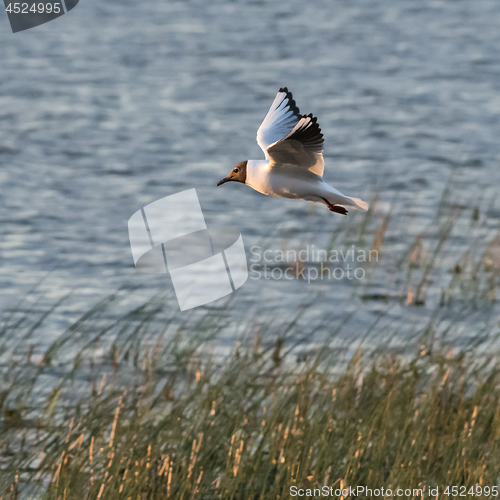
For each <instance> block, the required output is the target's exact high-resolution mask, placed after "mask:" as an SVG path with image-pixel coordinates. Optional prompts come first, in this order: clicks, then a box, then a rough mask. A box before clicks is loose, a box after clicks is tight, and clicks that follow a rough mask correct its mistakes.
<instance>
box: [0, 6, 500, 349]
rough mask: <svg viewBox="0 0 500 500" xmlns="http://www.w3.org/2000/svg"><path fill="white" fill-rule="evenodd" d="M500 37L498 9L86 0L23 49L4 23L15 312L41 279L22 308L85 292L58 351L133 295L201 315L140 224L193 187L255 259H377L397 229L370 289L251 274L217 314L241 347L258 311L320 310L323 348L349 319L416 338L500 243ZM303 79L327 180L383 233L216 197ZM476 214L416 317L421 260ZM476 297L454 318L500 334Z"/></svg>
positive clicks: (8, 260) (3, 105)
mask: <svg viewBox="0 0 500 500" xmlns="http://www.w3.org/2000/svg"><path fill="white" fill-rule="evenodd" d="M498 26H500V4H499V3H498V2H497V1H494V0H474V1H472V0H468V1H466V0H455V1H451V0H450V1H423V2H417V3H416V2H414V1H410V0H398V1H392V0H391V1H383V0H365V1H359V2H347V1H332V0H317V1H315V2H308V3H306V2H302V1H299V0H292V1H288V2H271V1H253V2H234V1H212V2H202V1H182V2H172V1H169V2H162V1H151V2H131V1H124V0H120V1H118V0H107V1H106V2H104V3H103V2H97V1H95V0H81V2H80V4H79V5H78V7H77V8H75V9H74V10H73V11H72V12H71V13H69V14H68V15H65V16H63V17H61V18H59V19H58V20H56V21H53V22H51V23H48V24H46V25H44V26H40V27H38V28H35V29H32V30H29V31H26V32H21V33H17V34H15V35H14V34H12V33H11V32H10V31H9V25H8V20H7V16H6V14H5V12H2V13H0V27H1V33H0V47H1V50H0V183H1V201H0V220H1V225H0V256H1V267H0V298H1V300H2V308H3V309H12V308H13V307H14V305H15V304H17V303H18V301H19V300H21V299H22V298H23V297H24V296H25V294H26V293H27V292H28V290H30V289H31V288H32V287H33V286H34V285H35V283H37V282H39V280H41V279H42V278H43V279H44V281H43V283H41V285H40V286H39V287H38V288H37V291H36V292H35V293H33V294H31V295H30V296H29V297H28V298H26V299H23V302H22V304H23V307H26V308H28V309H37V308H38V309H40V310H44V309H46V308H47V307H48V305H49V304H52V303H54V302H55V301H56V300H57V299H58V298H60V297H62V296H64V295H65V294H67V293H69V292H70V291H71V292H72V295H71V297H69V298H68V299H67V300H66V301H65V302H64V303H63V304H62V305H61V306H60V308H59V309H58V310H57V311H56V312H55V313H54V314H52V315H51V316H50V317H48V318H46V320H45V321H44V323H43V324H42V326H41V328H40V329H39V330H38V332H39V333H38V338H37V339H36V343H37V344H40V345H41V346H43V345H47V344H48V343H49V342H51V341H53V340H54V339H55V338H57V337H58V336H59V335H60V334H61V333H62V332H63V331H64V329H65V328H66V327H67V326H68V324H70V323H71V322H72V321H74V320H75V319H76V318H78V317H79V315H81V314H82V313H84V312H85V311H86V310H88V309H89V308H90V307H91V306H92V305H94V304H95V303H96V302H97V301H98V300H100V299H102V298H103V297H104V296H106V295H107V294H109V293H111V292H113V291H114V290H116V289H118V288H120V287H124V289H125V290H128V293H127V294H125V297H124V299H123V301H122V307H123V308H125V309H127V308H132V307H134V306H136V305H137V304H140V303H141V302H142V301H144V300H145V299H146V298H148V297H150V296H152V295H154V294H156V293H158V292H159V291H165V290H170V292H169V294H168V296H167V297H166V299H165V304H164V308H165V311H166V317H168V318H177V319H178V320H181V319H182V315H181V313H180V312H178V305H177V302H176V300H175V298H174V296H173V294H172V291H171V290H172V285H171V282H170V280H169V278H168V277H165V276H148V275H143V274H140V273H138V272H137V271H136V270H135V268H134V266H133V261H132V256H131V252H130V247H129V242H128V234H127V221H128V218H129V217H130V216H131V215H132V214H133V213H134V212H135V211H136V210H138V209H139V208H140V207H142V206H144V205H146V204H148V203H150V202H152V201H155V200H157V199H159V198H161V197H164V196H167V195H169V194H173V193H176V192H178V191H181V190H184V189H189V188H192V187H194V188H196V190H197V192H198V196H199V198H200V201H201V206H202V208H203V211H204V214H205V219H206V221H207V224H208V225H232V226H236V227H237V228H238V229H239V230H240V231H241V233H242V235H243V238H244V241H245V245H246V248H247V250H248V257H249V259H250V258H251V257H252V254H251V253H250V250H249V249H250V248H251V247H252V245H263V247H264V248H269V249H273V250H276V249H283V248H292V249H297V250H298V249H300V248H304V247H305V246H306V245H314V246H315V247H317V248H325V247H327V246H328V244H329V241H330V240H331V237H332V235H337V236H338V237H337V240H336V241H335V242H334V244H333V246H334V248H346V247H349V246H350V245H351V244H355V245H356V248H365V249H369V248H370V245H371V244H372V242H373V240H374V238H375V236H376V234H377V230H379V228H380V226H381V225H382V224H383V221H384V218H385V217H386V216H387V215H388V214H391V216H390V220H389V219H386V221H387V222H388V225H387V229H386V231H385V233H384V241H383V244H382V246H381V254H380V262H379V265H378V266H371V267H370V268H369V269H368V275H367V278H366V279H365V280H361V282H356V281H349V280H346V279H345V280H341V281H335V280H330V281H327V280H319V281H316V282H313V283H309V284H308V283H307V281H305V280H283V279H282V280H265V279H259V280H255V279H249V281H248V282H247V283H246V284H245V285H244V286H243V287H242V288H241V289H240V290H239V291H238V292H237V294H235V295H234V296H233V297H231V300H230V301H229V302H227V299H221V300H220V301H218V302H216V303H214V304H213V305H211V307H212V306H215V307H222V306H224V304H226V303H227V305H228V307H227V310H225V312H224V314H225V317H226V318H227V322H228V327H227V328H225V329H224V332H223V333H222V334H221V336H222V338H223V339H225V340H226V341H229V342H228V343H229V344H230V342H231V341H232V340H233V339H234V338H235V337H238V335H240V334H241V332H243V331H245V329H247V325H248V322H249V321H250V322H253V320H254V318H255V317H257V316H258V318H257V320H256V321H261V322H272V323H273V324H274V325H276V327H277V328H278V330H279V327H280V325H283V329H282V331H283V330H285V326H284V325H286V324H288V323H289V322H290V321H291V319H292V318H293V317H294V316H295V315H296V314H297V311H298V310H299V309H298V308H299V307H300V306H303V305H305V304H308V305H309V308H308V309H307V311H306V312H305V313H304V314H303V315H302V316H301V318H300V322H301V323H300V324H301V325H302V326H303V327H302V332H303V333H304V334H305V335H306V336H307V335H309V333H310V344H311V345H312V344H313V342H314V340H318V339H320V338H321V336H322V335H324V334H326V333H328V331H329V330H330V328H325V325H328V327H329V326H330V325H332V328H331V329H333V328H334V327H335V328H336V326H337V325H338V324H340V323H341V322H343V321H345V320H346V319H347V318H349V319H348V320H347V321H346V323H345V324H344V326H343V328H342V335H343V336H344V338H345V339H351V340H353V339H361V338H363V337H364V336H365V335H366V334H367V332H373V335H374V337H373V338H374V339H375V342H377V341H379V340H382V339H384V340H385V339H387V338H388V337H391V338H392V342H393V345H404V344H406V343H407V342H408V340H409V339H413V338H414V336H415V335H416V332H418V331H419V329H420V328H422V326H423V325H425V324H427V322H428V321H429V320H430V318H432V317H433V314H434V311H435V309H436V306H437V304H438V303H439V301H440V300H441V298H440V297H441V295H440V294H441V293H442V292H441V289H442V288H443V287H445V288H446V287H447V286H448V284H449V283H450V280H452V278H453V276H452V274H450V272H449V270H450V268H451V267H452V266H453V265H454V264H455V263H456V262H457V259H459V258H460V256H461V255H463V254H464V252H466V251H467V250H469V249H470V248H476V249H477V251H478V255H480V253H481V251H482V250H481V249H482V248H484V247H485V245H486V243H487V242H488V241H490V240H491V239H492V238H493V237H494V236H495V235H496V233H497V231H498V216H499V214H500V212H499V206H498V203H497V202H496V194H497V189H496V186H497V185H498V180H499V173H498V172H499V169H498V161H499V158H500V141H499V139H498V138H499V137H500V120H499V111H500V50H499V48H500V31H499V30H498ZM284 85H286V86H288V87H289V88H290V90H292V91H293V93H294V97H295V99H296V101H297V103H298V105H299V107H300V109H301V111H302V112H304V113H306V112H307V113H308V112H314V113H315V114H316V115H317V116H318V120H319V123H320V125H321V127H322V129H323V133H324V135H325V138H326V145H325V158H326V174H325V177H326V180H327V181H328V182H330V183H331V184H333V185H334V186H335V187H337V188H338V189H340V190H341V191H343V192H344V193H346V194H348V195H352V196H358V197H360V198H362V199H365V200H367V201H369V200H372V201H373V206H374V212H373V215H372V216H371V217H370V218H369V219H367V221H366V227H365V228H364V229H363V228H362V226H363V222H362V221H363V215H362V214H359V213H356V214H353V213H351V214H349V216H348V217H346V218H342V217H340V216H336V215H335V214H331V213H330V212H329V211H328V210H327V209H326V208H325V207H322V206H317V207H312V205H310V204H308V203H305V202H297V201H291V200H278V199H270V198H266V197H263V196H261V195H259V194H257V193H255V192H253V191H252V190H251V189H249V188H247V187H245V186H240V185H230V184H229V185H225V186H224V187H220V188H216V187H215V184H216V182H217V181H218V180H219V179H221V178H222V177H224V176H225V175H227V173H228V171H229V169H230V168H231V167H232V166H234V165H235V164H236V163H237V162H239V161H242V160H244V159H247V158H261V156H262V152H261V151H260V149H259V148H258V146H257V144H256V142H255V133H256V130H257V128H258V126H259V124H260V122H261V120H262V118H263V116H264V115H265V113H266V111H267V109H268V107H269V105H270V103H271V102H272V100H273V98H274V96H275V94H276V91H277V89H278V88H279V87H280V86H284ZM445 188H446V189H447V190H448V191H445ZM444 191H445V196H444V197H442V195H443V192H444ZM375 193H378V199H377V201H375V200H374V198H375ZM446 193H448V194H446ZM474 209H476V215H478V220H477V221H475V222H473V221H472V218H473V211H474ZM458 212H460V215H457V216H456V217H457V218H458V222H456V224H455V227H454V229H453V230H452V231H451V233H450V236H449V238H447V239H446V242H445V243H444V244H443V245H442V247H439V252H438V258H437V260H436V262H435V265H434V266H433V269H432V272H430V274H429V276H427V277H425V276H424V288H425V303H424V304H423V305H421V306H420V307H413V306H409V305H408V304H407V303H406V302H408V300H407V296H408V294H409V293H410V294H413V293H415V288H416V286H417V284H418V283H419V282H420V281H421V279H422V274H421V273H422V269H416V270H415V271H412V273H417V278H414V277H413V276H414V274H411V276H410V277H409V276H408V274H407V272H408V270H407V267H405V266H404V265H403V264H402V262H403V261H404V259H405V255H406V254H405V251H406V249H408V247H409V246H410V245H411V244H412V242H413V241H414V240H415V238H416V237H417V236H418V235H419V234H420V233H423V237H422V239H421V241H422V245H423V249H424V250H425V254H426V255H427V257H428V259H430V258H431V256H432V254H433V251H434V250H435V249H436V248H437V247H438V244H439V234H440V231H442V230H443V228H444V227H446V223H447V221H449V220H453V218H454V217H455V215H454V214H455V213H458ZM349 227H354V228H355V230H353V231H351V232H349V231H348V228H349ZM379 233H380V230H379ZM419 241H420V240H419ZM419 273H420V274H419ZM494 279H496V278H494ZM457 294H458V295H457V298H456V301H455V303H454V306H453V307H455V308H457V307H458V309H459V310H461V311H462V312H464V311H467V312H466V313H465V312H464V314H463V316H460V317H459V319H458V320H457V316H456V312H457V311H456V309H453V308H452V309H446V310H445V311H444V312H441V313H440V314H441V317H444V318H445V319H446V315H449V317H450V321H452V320H453V321H458V323H459V325H460V327H459V328H458V327H457V329H456V330H454V333H453V335H454V336H458V337H464V338H468V337H471V336H477V335H479V334H481V335H486V336H490V335H494V334H495V328H494V326H491V325H494V321H493V319H492V318H495V316H496V314H497V306H496V302H493V303H491V301H490V302H488V303H487V304H486V305H485V304H482V303H479V304H475V307H472V305H473V304H472V305H471V302H473V301H471V300H470V297H469V298H467V296H466V294H465V295H460V293H458V292H457ZM36 301H38V302H36ZM410 301H411V299H410ZM206 311H207V308H203V307H202V308H199V309H196V310H194V311H191V312H190V313H189V314H190V317H191V318H196V317H198V316H200V315H203V314H205V312H206ZM381 313H383V314H384V316H383V318H382V319H381V320H380V321H379V322H378V323H376V321H377V318H379V316H380V314H381ZM179 318H181V319H179ZM252 324H253V323H252ZM374 324H376V326H375V327H374V330H370V328H371V327H372V326H373V325H374ZM319 325H322V326H321V328H317V327H318V326H319ZM490 326H491V329H490ZM42 332H43V334H42ZM481 332H482V333H481ZM484 332H486V333H484Z"/></svg>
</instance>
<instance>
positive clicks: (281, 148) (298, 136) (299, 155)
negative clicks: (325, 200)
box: [267, 114, 325, 177]
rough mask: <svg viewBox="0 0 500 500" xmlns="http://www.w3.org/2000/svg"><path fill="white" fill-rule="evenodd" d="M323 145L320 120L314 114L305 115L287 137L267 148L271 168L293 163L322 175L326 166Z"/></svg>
mask: <svg viewBox="0 0 500 500" xmlns="http://www.w3.org/2000/svg"><path fill="white" fill-rule="evenodd" d="M323 145H324V139H323V134H322V133H321V129H320V128H319V125H318V120H317V119H316V117H314V116H313V115H312V114H310V115H307V116H306V115H304V116H302V117H301V118H300V120H299V121H298V123H297V124H296V125H295V127H294V128H293V129H292V130H291V131H290V132H289V133H288V134H287V135H286V136H285V137H283V138H282V139H280V140H278V141H276V142H275V143H274V144H271V145H270V146H269V147H268V148H267V153H268V155H269V158H270V160H271V168H273V167H276V166H282V165H284V166H285V167H286V165H293V166H296V167H301V168H304V169H307V170H309V171H310V172H312V173H313V174H316V175H319V176H320V177H322V176H323V172H324V167H325V161H324V159H323Z"/></svg>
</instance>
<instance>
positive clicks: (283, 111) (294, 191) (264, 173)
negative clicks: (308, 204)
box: [217, 87, 368, 215]
mask: <svg viewBox="0 0 500 500" xmlns="http://www.w3.org/2000/svg"><path fill="white" fill-rule="evenodd" d="M257 143H258V144H259V146H260V147H261V148H262V151H264V154H265V156H266V159H265V160H246V161H242V162H240V163H238V165H236V166H235V167H234V168H233V169H232V170H231V172H230V173H229V175H228V176H227V177H226V178H224V179H222V180H221V181H219V183H218V184H217V186H221V185H222V184H225V183H226V182H230V181H233V182H241V183H243V184H246V185H247V186H250V187H251V188H253V189H255V190H256V191H258V192H259V193H262V194H265V195H268V196H278V197H280V198H295V199H298V200H307V201H313V202H317V203H323V204H325V205H326V206H327V207H328V208H329V209H330V210H331V211H332V212H336V213H338V214H343V215H346V214H347V210H346V209H345V207H344V206H343V205H345V206H348V207H353V208H360V209H362V210H368V204H367V203H366V202H364V201H362V200H360V199H358V198H351V197H349V196H345V195H343V194H342V193H341V192H340V191H337V190H336V189H335V188H333V187H332V186H330V185H329V184H327V183H326V182H325V181H324V180H323V171H324V166H325V161H324V159H323V144H324V140H323V134H322V133H321V129H320V128H319V125H318V122H317V119H316V118H315V117H314V116H313V115H312V114H309V115H301V114H300V112H299V108H298V107H297V105H296V104H295V101H294V99H293V97H292V93H291V92H288V89H287V88H286V87H284V88H281V89H280V90H279V92H278V94H277V95H276V98H275V99H274V102H273V104H272V105H271V108H270V109H269V111H268V113H267V115H266V117H265V118H264V121H263V122H262V124H261V126H260V127H259V130H258V131H257Z"/></svg>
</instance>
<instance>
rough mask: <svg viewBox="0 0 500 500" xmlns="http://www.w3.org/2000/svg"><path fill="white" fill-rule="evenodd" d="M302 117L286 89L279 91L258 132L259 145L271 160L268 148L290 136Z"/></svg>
mask: <svg viewBox="0 0 500 500" xmlns="http://www.w3.org/2000/svg"><path fill="white" fill-rule="evenodd" d="M301 117H302V115H301V114H300V112H299V108H298V107H297V105H296V104H295V101H294V100H293V97H292V93H291V92H288V89H287V88H286V87H283V88H281V89H280V90H279V92H278V94H277V95H276V98H275V99H274V102H273V104H272V105H271V107H270V108H269V111H268V112H267V115H266V117H265V118H264V121H263V122H262V123H261V125H260V127H259V130H257V144H258V145H259V146H260V147H261V149H262V151H264V154H265V155H266V159H268V160H269V155H268V152H267V148H268V147H269V146H270V145H271V144H274V143H275V142H276V141H279V140H280V139H282V138H283V137H285V136H286V135H287V134H289V133H290V132H291V131H292V130H293V128H294V127H295V125H297V123H298V122H299V120H300V118H301Z"/></svg>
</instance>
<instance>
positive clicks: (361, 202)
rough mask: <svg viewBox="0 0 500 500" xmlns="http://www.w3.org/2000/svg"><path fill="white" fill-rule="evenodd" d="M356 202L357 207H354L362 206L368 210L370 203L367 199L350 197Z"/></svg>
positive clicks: (361, 207) (362, 208)
mask: <svg viewBox="0 0 500 500" xmlns="http://www.w3.org/2000/svg"><path fill="white" fill-rule="evenodd" d="M349 198H350V199H351V200H352V201H353V202H354V203H355V205H356V206H355V207H353V208H355V209H356V208H360V209H361V210H368V203H366V201H363V200H360V199H359V198H353V197H351V196H350V197H349Z"/></svg>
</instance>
